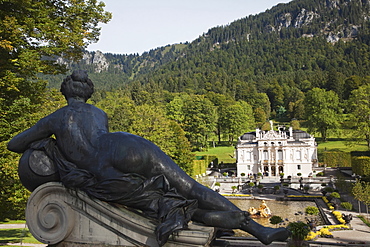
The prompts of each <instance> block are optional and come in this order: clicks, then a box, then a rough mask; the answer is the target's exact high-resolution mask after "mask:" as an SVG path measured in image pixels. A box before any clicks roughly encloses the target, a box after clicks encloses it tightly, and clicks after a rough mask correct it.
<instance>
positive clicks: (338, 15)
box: [0, 0, 370, 217]
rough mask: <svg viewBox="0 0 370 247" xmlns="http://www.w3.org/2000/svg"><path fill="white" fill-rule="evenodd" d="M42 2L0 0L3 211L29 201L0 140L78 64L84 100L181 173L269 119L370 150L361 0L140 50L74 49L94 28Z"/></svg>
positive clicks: (328, 2) (288, 10)
mask: <svg viewBox="0 0 370 247" xmlns="http://www.w3.org/2000/svg"><path fill="white" fill-rule="evenodd" d="M13 2H14V3H13ZM15 2H16V3H17V4H15ZM37 2H39V1H37ZM43 2H44V3H43V4H42V3H41V4H40V3H38V5H37V6H36V5H32V3H33V2H32V1H5V2H0V5H1V7H2V8H0V15H1V16H2V18H3V19H4V20H6V21H4V22H1V23H0V32H1V35H0V52H1V54H2V55H3V56H2V58H1V61H0V68H1V69H0V88H1V90H0V111H1V115H0V129H1V131H0V147H1V149H2V150H3V152H2V153H0V154H1V155H0V178H1V183H0V185H1V186H0V187H1V188H3V189H2V191H1V193H0V194H1V195H2V196H1V197H0V202H1V204H3V205H5V206H4V208H5V209H6V210H5V211H4V210H3V211H1V210H2V209H1V208H0V213H1V212H7V213H2V215H6V214H8V215H9V214H10V213H9V212H12V213H11V215H22V214H23V212H24V210H23V209H24V206H25V202H26V198H27V193H26V192H25V191H24V188H23V187H22V185H21V183H20V181H19V179H18V175H17V169H16V167H17V162H18V159H19V155H17V154H14V153H11V152H9V151H7V149H6V144H7V142H8V141H9V139H10V138H11V137H12V136H14V135H15V134H17V133H19V132H20V131H23V130H25V129H26V128H28V127H30V126H32V125H33V124H35V122H37V120H39V119H40V118H42V117H44V116H46V115H48V114H50V113H51V112H54V111H55V110H56V109H59V108H60V107H62V106H64V105H65V104H66V102H65V100H64V99H63V97H62V96H61V94H60V93H59V92H58V91H57V90H55V88H57V89H59V87H60V83H61V82H62V80H63V78H65V76H66V74H70V72H71V70H75V69H84V70H87V71H88V73H89V77H90V78H91V79H92V81H93V82H94V84H95V89H96V90H95V93H94V94H93V97H92V99H91V100H90V101H89V103H92V104H94V105H96V106H98V107H99V108H101V109H103V110H104V111H105V112H106V113H107V114H108V117H109V126H110V130H111V131H127V132H130V133H133V134H137V135H140V136H143V137H144V138H146V139H148V140H150V141H152V142H154V143H155V144H157V145H158V146H159V147H160V148H161V149H162V150H163V151H164V152H165V153H166V154H168V155H169V156H170V157H171V158H172V159H173V160H174V161H175V162H176V163H177V164H178V165H179V166H180V167H181V168H182V169H183V170H185V171H186V172H187V173H188V174H190V175H196V174H197V173H196V172H197V170H194V169H196V168H194V166H193V159H194V157H193V151H197V150H204V149H205V148H207V147H209V145H210V143H213V144H217V142H218V143H220V142H223V143H227V144H229V145H234V144H235V141H236V140H237V138H238V137H239V136H240V135H242V134H243V133H244V132H247V131H252V130H255V128H256V127H258V128H262V129H263V130H266V129H269V128H270V125H269V124H267V125H266V121H267V120H274V121H275V122H278V121H279V122H280V121H281V122H287V121H291V125H292V126H293V128H295V129H297V128H300V124H305V126H304V127H307V131H308V132H309V133H310V134H314V135H315V137H320V140H322V141H326V139H327V138H328V136H329V134H336V133H338V132H339V131H340V130H345V134H346V139H347V140H351V141H353V142H361V143H362V144H364V143H366V145H367V147H368V148H369V149H370V121H369V119H370V97H369V95H370V1H369V0H293V1H291V2H290V3H288V4H279V5H277V6H275V7H273V8H271V9H270V10H267V11H266V12H264V13H261V14H258V15H251V16H248V17H245V18H242V19H240V20H237V21H235V22H232V23H231V24H229V25H226V26H219V27H215V28H212V29H210V30H208V31H207V32H205V33H204V34H202V35H200V36H199V38H198V39H196V40H194V41H192V42H190V43H183V44H176V45H167V46H164V47H160V48H157V49H153V50H151V51H149V52H145V53H143V54H141V55H139V54H103V53H102V52H99V51H96V52H84V53H83V54H81V53H80V51H83V49H84V48H86V46H87V44H86V43H85V42H86V40H87V41H93V40H96V39H97V38H98V35H99V32H98V30H95V29H93V30H92V32H86V31H85V29H81V30H80V29H79V30H80V33H78V34H79V35H77V34H76V35H72V36H70V35H69V32H71V30H74V32H73V33H74V34H75V33H76V31H75V30H76V29H75V27H73V25H74V22H69V21H65V19H66V18H67V19H68V16H69V15H71V16H73V17H74V16H75V15H76V14H75V13H74V11H75V8H74V7H76V6H74V5H76V1H71V3H70V4H69V5H66V6H64V5H53V4H51V5H50V6H49V5H48V4H50V1H47V0H43ZM78 2H80V3H81V4H79V5H78V7H77V10H81V11H79V12H78V13H79V14H80V15H83V16H85V15H86V13H89V14H88V17H89V18H90V19H86V18H85V17H84V18H82V17H81V20H85V21H86V25H87V27H90V25H93V27H94V28H95V26H96V25H97V24H98V22H104V23H105V22H107V21H108V20H109V19H110V15H109V13H104V12H103V9H102V8H103V4H101V3H99V5H98V6H95V7H94V8H96V13H94V12H93V13H90V12H87V11H85V10H84V7H85V5H84V4H88V5H87V7H88V9H90V6H89V5H91V4H92V5H94V4H95V2H91V1H86V3H85V1H84V0H79V1H78ZM82 2H84V4H82ZM8 5H9V6H8ZM67 7H68V8H67ZM69 7H70V8H71V10H70V9H69ZM59 8H60V9H59ZM31 10H32V11H31ZM36 10H37V11H38V12H37V11H36ZM63 11H67V12H68V11H69V12H68V13H64V12H63ZM95 14H98V17H99V16H100V19H99V18H98V19H96V15H95ZM40 16H44V18H41V19H40V18H39V17H40ZM55 16H59V18H54V17H55ZM72 19H73V20H75V21H76V22H78V21H79V20H80V19H79V18H75V19H74V18H72ZM66 23H67V24H71V25H72V24H73V25H72V26H71V27H69V26H68V25H67V26H65V24H66ZM16 24H17V25H16ZM46 24H47V25H46ZM77 24H78V23H77ZM77 24H76V25H77ZM25 27H27V28H28V29H24V28H25ZM49 27H54V29H55V30H53V29H52V28H49ZM22 28H23V29H22ZM59 29H60V30H59ZM22 30H23V31H24V33H23V34H21V33H20V32H21V31H22ZM35 30H36V31H35ZM56 31H58V32H57V33H58V35H55V33H56ZM59 31H60V32H59ZM84 35H88V37H85V36H84ZM90 36H91V37H90ZM23 37H26V38H23ZM27 37H28V38H27ZM86 38H89V39H86ZM35 41H38V42H35ZM44 44H50V46H45V45H44ZM71 47H72V48H73V52H72V53H71V49H70V48H71ZM62 54H65V55H64V56H63V57H61V55H62ZM80 55H81V56H80ZM67 57H69V58H74V57H82V59H81V60H78V62H72V61H70V60H68V58H67ZM54 58H57V59H56V60H55V59H54ZM55 63H56V64H55ZM65 68H66V69H67V70H69V71H68V72H67V73H66V74H60V73H61V71H64V69H65ZM40 71H43V72H44V73H45V74H38V76H39V77H40V78H41V79H46V80H47V82H48V87H46V82H45V81H42V80H38V78H37V76H36V74H37V73H39V72H40ZM58 73H59V74H58ZM14 217H16V216H14ZM17 217H18V216H17Z"/></svg>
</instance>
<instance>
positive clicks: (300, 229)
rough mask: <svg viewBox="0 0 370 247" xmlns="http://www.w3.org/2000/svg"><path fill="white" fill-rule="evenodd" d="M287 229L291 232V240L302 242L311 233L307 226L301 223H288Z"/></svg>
mask: <svg viewBox="0 0 370 247" xmlns="http://www.w3.org/2000/svg"><path fill="white" fill-rule="evenodd" d="M287 229H288V230H289V231H290V232H291V234H292V235H291V238H292V239H293V240H303V239H304V238H305V237H306V236H307V235H308V233H309V232H310V231H311V230H310V227H309V226H308V224H306V223H304V222H301V221H297V222H290V223H289V224H288V227H287Z"/></svg>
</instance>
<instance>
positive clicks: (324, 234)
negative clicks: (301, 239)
mask: <svg viewBox="0 0 370 247" xmlns="http://www.w3.org/2000/svg"><path fill="white" fill-rule="evenodd" d="M339 230H352V228H350V227H349V226H347V225H344V224H341V225H330V226H324V227H323V228H321V229H320V230H319V231H311V232H310V233H309V234H308V235H307V236H306V238H305V240H307V241H309V240H311V241H313V240H316V239H317V238H319V237H321V238H332V237H333V233H332V231H339Z"/></svg>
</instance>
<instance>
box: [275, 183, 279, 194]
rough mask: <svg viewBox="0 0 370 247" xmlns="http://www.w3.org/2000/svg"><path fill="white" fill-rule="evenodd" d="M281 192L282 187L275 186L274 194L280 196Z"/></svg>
mask: <svg viewBox="0 0 370 247" xmlns="http://www.w3.org/2000/svg"><path fill="white" fill-rule="evenodd" d="M279 190H280V186H279V185H275V186H274V193H275V194H278V193H279Z"/></svg>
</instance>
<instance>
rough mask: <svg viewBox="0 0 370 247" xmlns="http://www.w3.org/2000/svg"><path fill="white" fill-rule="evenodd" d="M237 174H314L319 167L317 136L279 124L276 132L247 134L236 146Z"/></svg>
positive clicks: (240, 138) (257, 131)
mask: <svg viewBox="0 0 370 247" xmlns="http://www.w3.org/2000/svg"><path fill="white" fill-rule="evenodd" d="M236 158H237V159H236V164H237V176H241V174H242V173H244V174H245V175H246V176H247V175H252V174H258V173H262V174H263V175H264V176H280V173H284V176H285V177H286V176H289V175H290V176H297V174H298V173H301V175H302V176H310V175H312V168H313V167H314V166H317V149H316V142H315V138H314V137H313V136H311V135H309V134H308V133H307V132H305V131H302V130H293V128H292V127H290V128H289V129H288V130H285V127H279V128H278V130H277V131H275V130H273V128H272V123H271V130H269V131H261V130H259V129H257V130H256V131H255V132H249V133H245V134H244V135H242V136H241V137H239V140H238V143H237V145H236Z"/></svg>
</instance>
